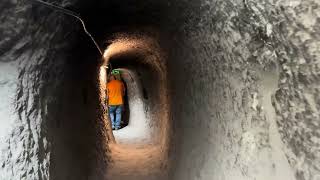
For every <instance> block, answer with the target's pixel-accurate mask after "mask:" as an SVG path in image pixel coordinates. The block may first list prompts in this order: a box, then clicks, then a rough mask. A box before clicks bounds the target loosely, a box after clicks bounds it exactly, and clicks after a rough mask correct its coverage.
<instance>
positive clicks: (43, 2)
mask: <svg viewBox="0 0 320 180" xmlns="http://www.w3.org/2000/svg"><path fill="white" fill-rule="evenodd" d="M32 1H33V2H36V3H39V4H42V5H44V6H46V7H48V8H50V9H53V10H56V11H60V12H62V13H64V14H67V15H70V16H72V17H74V18H76V19H78V20H79V21H80V22H81V24H82V27H83V30H84V32H85V33H86V34H87V35H88V36H89V37H90V39H91V40H92V42H93V43H94V45H95V46H96V48H97V49H98V50H99V52H100V54H101V56H103V52H102V50H101V49H100V47H99V45H98V43H97V42H96V41H95V40H94V38H93V37H92V35H91V34H90V33H89V31H88V30H87V28H86V25H85V23H84V21H83V20H82V19H81V18H80V15H79V14H77V13H75V12H73V11H70V10H68V9H65V8H63V7H61V6H58V5H54V4H51V3H48V2H45V1H42V0H32Z"/></svg>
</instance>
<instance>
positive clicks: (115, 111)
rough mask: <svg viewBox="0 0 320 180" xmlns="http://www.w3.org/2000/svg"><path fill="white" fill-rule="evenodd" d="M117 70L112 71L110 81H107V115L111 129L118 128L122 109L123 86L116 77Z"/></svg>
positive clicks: (118, 74)
mask: <svg viewBox="0 0 320 180" xmlns="http://www.w3.org/2000/svg"><path fill="white" fill-rule="evenodd" d="M116 76H119V78H120V73H119V71H113V72H112V75H111V76H110V81H109V82H108V83H107V92H108V107H109V116H110V120H111V123H112V129H113V130H118V129H120V123H121V116H122V111H123V96H124V95H125V86H124V84H123V83H122V81H120V80H118V79H119V78H118V79H116Z"/></svg>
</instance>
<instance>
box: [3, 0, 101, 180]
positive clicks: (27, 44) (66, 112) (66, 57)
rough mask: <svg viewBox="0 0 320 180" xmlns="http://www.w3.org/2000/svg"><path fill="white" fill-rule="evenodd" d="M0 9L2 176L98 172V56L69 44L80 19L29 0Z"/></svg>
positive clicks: (66, 175)
mask: <svg viewBox="0 0 320 180" xmlns="http://www.w3.org/2000/svg"><path fill="white" fill-rule="evenodd" d="M0 9H1V11H2V13H1V16H0V18H1V22H2V23H1V25H0V32H1V37H2V39H1V42H0V49H1V59H0V63H1V75H2V76H1V77H0V82H1V83H0V87H1V110H0V111H1V113H0V114H1V120H0V121H1V125H3V126H2V128H3V129H5V132H6V134H1V139H0V140H1V143H0V150H1V156H0V164H1V165H0V179H1V180H2V179H6V180H9V179H13V180H17V179H86V178H87V177H89V176H93V175H94V176H99V175H100V173H99V171H100V170H101V169H103V171H102V172H104V166H103V163H104V162H103V160H104V155H105V153H101V152H99V151H100V150H101V149H102V152H106V145H105V144H104V143H102V142H104V141H101V142H100V141H99V139H103V138H104V136H103V131H104V130H103V129H101V130H99V126H100V125H99V123H97V122H98V121H96V120H98V119H99V110H98V107H99V102H98V100H95V99H97V95H98V94H97V93H96V90H95V88H96V89H97V87H95V86H96V83H95V81H97V79H96V76H97V75H96V74H95V73H96V66H95V64H97V62H95V63H92V60H91V65H88V64H86V62H87V60H90V59H88V57H82V59H80V60H79V59H78V60H77V61H75V60H73V58H79V57H80V56H79V57H78V56H77V54H76V53H74V52H76V51H75V50H74V49H73V48H72V46H70V45H71V44H75V38H74V37H75V35H77V33H74V34H72V31H75V30H76V31H78V30H77V29H80V28H79V26H77V25H76V23H75V22H74V21H73V20H71V19H67V18H65V17H64V16H61V15H57V14H56V13H52V11H48V9H46V8H45V9H43V8H39V6H35V5H32V4H30V2H29V1H28V2H26V1H6V2H3V3H1V5H0ZM62 17H64V19H63V18H62ZM67 25H68V26H70V28H65V27H66V26H67ZM73 26H74V27H73ZM67 38H68V41H65V39H67ZM73 47H75V46H73ZM72 54H73V55H72ZM71 57H72V58H71ZM96 59H97V58H96ZM84 72H86V73H88V74H89V75H88V76H84V74H85V73H84ZM87 96H90V97H91V99H89V98H88V97H87ZM4 107H5V108H4ZM1 130H2V129H1ZM98 137H99V138H98ZM92 139H94V140H92ZM95 143H97V144H95ZM96 152H99V153H96ZM97 155H99V156H100V157H99V158H97ZM95 164H99V166H100V168H101V169H98V168H96V166H95Z"/></svg>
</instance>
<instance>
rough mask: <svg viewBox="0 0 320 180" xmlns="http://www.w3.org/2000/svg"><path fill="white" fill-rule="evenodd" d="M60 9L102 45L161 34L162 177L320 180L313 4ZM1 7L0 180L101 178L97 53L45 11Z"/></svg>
mask: <svg viewBox="0 0 320 180" xmlns="http://www.w3.org/2000/svg"><path fill="white" fill-rule="evenodd" d="M59 4H62V5H64V6H68V7H72V8H73V9H75V10H78V11H79V12H81V13H82V14H83V15H84V17H86V20H90V21H88V22H89V23H88V26H89V27H91V28H90V30H92V32H93V34H94V35H96V36H95V37H97V38H98V40H99V42H103V41H105V40H106V39H107V38H110V37H112V35H113V33H117V32H121V33H127V32H128V33H131V32H140V33H141V34H142V35H143V34H147V35H149V34H152V32H150V31H156V32H157V33H158V35H157V37H156V38H155V39H156V40H159V43H160V45H161V46H162V47H161V48H162V49H163V50H164V52H165V57H166V61H165V64H166V65H167V67H168V80H167V83H168V85H169V88H168V92H169V96H168V97H169V102H170V106H169V107H168V109H167V110H168V112H169V113H170V116H169V117H170V122H171V123H172V124H168V125H170V127H169V126H163V127H168V128H172V134H171V131H167V132H170V134H169V135H170V137H171V138H170V139H169V141H170V144H171V146H170V151H169V152H165V153H168V154H169V157H170V159H169V163H168V164H164V166H166V167H170V168H169V169H170V175H171V179H174V180H180V179H181V180H182V179H183V180H188V179H190V180H194V179H203V180H205V179H217V180H223V179H226V180H233V179H235V180H239V179H240V180H241V179H245V180H251V179H252V180H253V179H259V180H263V179H268V180H269V179H281V180H283V179H288V180H291V179H297V180H317V179H319V174H320V172H319V169H320V167H319V165H320V156H319V151H320V144H319V143H320V142H319V136H320V135H319V133H320V132H319V129H320V128H319V108H320V99H319V95H318V94H319V88H320V87H319V56H320V49H319V46H320V44H319V42H320V35H319V32H320V27H319V24H320V23H319V19H320V14H319V13H320V9H319V8H320V5H319V1H318V0H290V1H286V0H257V1H253V0H243V1H240V0H199V1H192V2H191V1H187V0H179V1H178V0H177V1H174V0H172V1H148V0H146V1H139V2H133V1H129V0H123V1H118V0H110V1H102V0H101V1H100V0H97V1H80V0H79V1H67V0H66V1H63V2H62V1H61V2H59ZM0 10H2V11H1V12H2V13H1V15H0V20H1V22H4V23H1V24H0V34H1V37H2V39H1V40H0V49H1V51H0V55H1V56H0V57H1V58H0V63H1V64H0V66H1V67H0V70H1V73H0V75H1V76H0V87H1V89H0V93H1V94H0V95H1V106H0V117H1V120H0V122H1V126H2V127H1V135H0V140H1V143H0V149H1V151H2V152H1V156H0V179H6V180H7V179H14V180H15V179H59V180H60V179H62V180H63V179H86V178H87V179H99V178H101V176H100V174H103V173H101V172H102V171H105V170H106V169H104V162H103V161H100V160H103V159H104V158H103V157H105V155H104V153H105V152H106V151H107V150H106V144H104V143H106V142H107V140H106V135H105V130H104V129H101V128H102V127H104V126H103V123H102V122H103V121H101V119H99V118H100V117H101V116H100V113H101V112H100V111H99V102H98V101H99V100H98V97H97V95H98V91H97V87H95V86H96V84H97V82H96V81H97V80H96V79H97V76H98V75H97V74H98V73H97V69H98V68H97V67H98V66H99V62H98V61H97V59H98V55H97V52H96V49H94V47H92V46H91V42H89V40H88V39H87V37H85V36H84V35H83V34H81V33H80V32H81V31H80V27H79V24H78V23H75V21H74V20H73V19H72V20H71V19H70V18H68V17H65V16H62V15H60V14H57V13H53V12H52V11H50V10H48V9H46V8H40V7H39V6H36V5H29V3H28V2H26V1H15V0H11V1H6V2H4V3H1V5H0ZM150 27H151V30H150ZM101 44H102V43H101ZM93 59H94V60H93ZM150 63H151V64H152V63H155V62H154V61H150ZM154 65H156V63H155V64H154ZM133 66H137V65H134V64H133ZM162 73H166V71H162ZM149 84H152V83H149ZM155 85H157V83H155ZM150 87H151V92H157V91H156V87H158V86H154V87H153V86H150ZM152 87H153V88H154V89H153V90H152ZM164 87H166V86H164ZM152 96H156V95H152ZM151 99H157V98H151ZM12 112H14V113H12ZM164 122H165V121H164ZM2 130H3V131H2ZM95 172H97V173H95ZM93 175H95V176H93Z"/></svg>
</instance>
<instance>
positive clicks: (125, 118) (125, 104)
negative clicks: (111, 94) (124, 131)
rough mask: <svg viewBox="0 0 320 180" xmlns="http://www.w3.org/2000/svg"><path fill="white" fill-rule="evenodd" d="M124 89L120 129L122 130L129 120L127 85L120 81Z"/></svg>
mask: <svg viewBox="0 0 320 180" xmlns="http://www.w3.org/2000/svg"><path fill="white" fill-rule="evenodd" d="M122 82H123V84H124V87H125V89H126V92H125V95H124V97H123V99H124V102H123V107H124V110H123V112H122V113H123V114H122V120H121V128H124V127H126V126H128V124H129V118H130V106H129V97H128V85H127V83H126V82H125V81H124V80H122Z"/></svg>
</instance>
